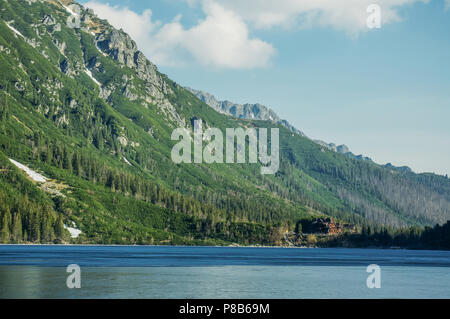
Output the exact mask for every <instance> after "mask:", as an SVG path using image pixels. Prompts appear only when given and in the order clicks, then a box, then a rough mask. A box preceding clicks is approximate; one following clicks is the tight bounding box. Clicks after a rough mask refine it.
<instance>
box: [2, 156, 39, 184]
mask: <svg viewBox="0 0 450 319" xmlns="http://www.w3.org/2000/svg"><path fill="white" fill-rule="evenodd" d="M9 160H10V161H11V163H13V164H14V165H16V166H17V167H18V168H19V169H21V170H23V171H25V173H27V175H28V176H29V177H30V178H31V179H32V180H33V181H35V182H38V183H45V182H46V181H47V178H45V177H44V176H42V175H41V174H39V173H37V172H35V171H33V170H32V169H30V168H29V167H27V166H25V165H23V164H21V163H19V162H16V161H15V160H13V159H11V158H10V159H9Z"/></svg>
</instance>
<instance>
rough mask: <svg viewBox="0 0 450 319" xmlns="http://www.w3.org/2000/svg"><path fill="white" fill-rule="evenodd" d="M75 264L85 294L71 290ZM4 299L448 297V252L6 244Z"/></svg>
mask: <svg viewBox="0 0 450 319" xmlns="http://www.w3.org/2000/svg"><path fill="white" fill-rule="evenodd" d="M70 264H77V265H79V266H80V269H81V288H80V289H69V288H68V287H67V285H66V280H67V277H68V276H69V275H70V274H69V273H67V272H66V267H67V266H68V265H70ZM370 264H377V265H379V266H380V267H381V288H379V289H377V288H373V289H369V288H368V287H367V284H366V280H367V277H368V276H369V275H370V274H369V273H367V272H366V268H367V266H368V265H370ZM0 298H181V299H184V298H233V299H235V298H277V299H280V298H281V299H285V298H450V252H449V251H411V250H377V249H290V248H244V247H161V246H156V247H153V246H25V245H17V246H16V245H11V246H9V245H7V246H0Z"/></svg>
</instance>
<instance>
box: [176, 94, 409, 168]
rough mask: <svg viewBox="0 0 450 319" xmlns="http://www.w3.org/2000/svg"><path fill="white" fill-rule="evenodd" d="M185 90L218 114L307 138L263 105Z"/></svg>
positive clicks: (346, 150) (341, 149) (338, 147)
mask: <svg viewBox="0 0 450 319" xmlns="http://www.w3.org/2000/svg"><path fill="white" fill-rule="evenodd" d="M185 89H186V90H188V91H189V92H191V93H192V94H194V95H195V96H196V97H198V98H199V99H200V100H202V101H203V102H205V103H206V104H208V105H209V106H210V107H212V108H213V109H214V110H216V111H217V112H220V113H223V114H226V115H230V116H233V117H236V118H240V119H247V120H262V121H270V122H273V123H277V124H281V125H283V126H284V127H285V128H287V129H288V130H290V131H291V132H293V133H295V134H298V135H300V136H304V137H307V135H306V134H305V133H303V132H302V131H300V130H299V129H298V128H296V127H294V126H293V125H292V124H290V123H289V122H288V121H286V120H283V119H281V118H280V117H279V116H278V114H276V113H275V112H274V111H273V110H272V109H271V108H269V107H267V106H265V105H262V104H259V103H255V104H250V103H246V104H238V103H234V102H230V101H228V100H225V101H218V100H217V99H216V97H215V96H214V95H212V94H210V93H208V92H205V91H200V90H195V89H192V88H190V87H185ZM311 140H312V141H313V142H314V143H316V144H318V145H320V146H323V147H325V148H327V149H329V150H330V151H333V152H336V153H339V154H344V155H346V156H347V157H349V158H354V159H358V160H363V161H370V162H373V161H372V159H371V158H369V157H366V156H363V155H355V154H353V153H352V152H351V151H350V149H349V148H348V147H347V146H346V145H344V144H342V145H336V144H334V143H327V142H324V141H321V140H313V139H311ZM385 166H386V167H388V168H391V169H397V170H401V171H408V172H411V171H412V170H411V169H410V168H409V167H407V166H403V167H395V166H393V165H392V164H390V163H389V164H386V165H385Z"/></svg>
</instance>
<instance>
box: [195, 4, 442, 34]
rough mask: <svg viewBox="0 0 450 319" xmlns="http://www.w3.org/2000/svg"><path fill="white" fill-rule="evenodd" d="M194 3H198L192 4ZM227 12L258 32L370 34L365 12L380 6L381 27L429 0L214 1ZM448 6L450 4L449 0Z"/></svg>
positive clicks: (398, 19) (395, 20) (397, 19)
mask: <svg viewBox="0 0 450 319" xmlns="http://www.w3.org/2000/svg"><path fill="white" fill-rule="evenodd" d="M189 1H190V2H191V3H192V1H195V0H189ZM215 1H216V2H217V3H219V4H220V5H222V6H223V7H224V8H226V9H228V10H232V11H234V12H236V13H238V14H239V15H240V16H241V17H242V18H243V19H244V20H245V21H246V22H249V23H250V24H251V25H252V26H253V27H255V28H257V29H270V28H273V27H281V28H287V29H290V28H294V27H297V28H298V27H300V28H305V27H331V28H334V29H337V30H342V31H345V32H347V33H349V34H358V33H360V32H363V31H367V27H366V20H367V16H368V14H367V12H366V9H367V7H368V6H369V5H370V4H373V3H375V4H378V5H380V7H381V10H382V23H383V24H387V23H393V22H397V21H400V20H401V18H400V16H399V14H398V9H399V8H400V7H401V6H405V5H408V4H413V3H415V2H424V3H427V2H429V0H277V1H263V0H245V1H242V0H215ZM446 1H447V2H449V1H450V0H446Z"/></svg>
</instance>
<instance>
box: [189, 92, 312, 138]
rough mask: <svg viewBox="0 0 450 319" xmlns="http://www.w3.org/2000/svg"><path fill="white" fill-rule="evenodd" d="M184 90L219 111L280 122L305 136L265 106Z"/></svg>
mask: <svg viewBox="0 0 450 319" xmlns="http://www.w3.org/2000/svg"><path fill="white" fill-rule="evenodd" d="M185 89H186V90H188V91H189V92H191V93H192V94H194V95H195V96H196V97H198V98H199V99H200V100H202V101H203V102H205V103H206V104H208V105H209V106H211V107H212V108H213V109H214V110H216V111H217V112H219V113H222V114H226V115H230V116H233V117H236V118H239V119H247V120H260V121H269V122H273V123H277V124H280V125H282V126H284V127H285V128H287V129H288V130H290V131H291V132H293V133H296V134H298V135H300V136H305V134H304V133H303V132H301V131H300V130H298V129H296V128H295V127H294V126H293V125H291V124H290V123H289V122H288V121H286V120H282V119H280V117H279V116H278V115H277V114H276V113H275V112H274V111H273V110H271V109H270V108H268V107H267V106H264V105H261V104H259V103H256V104H237V103H233V102H230V101H218V100H217V99H216V98H215V96H214V95H211V94H209V93H208V92H204V91H199V90H194V89H191V88H189V87H185Z"/></svg>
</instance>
